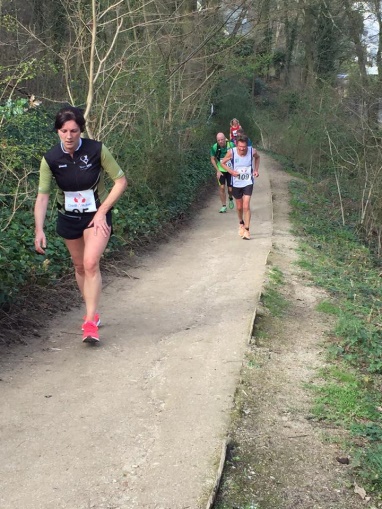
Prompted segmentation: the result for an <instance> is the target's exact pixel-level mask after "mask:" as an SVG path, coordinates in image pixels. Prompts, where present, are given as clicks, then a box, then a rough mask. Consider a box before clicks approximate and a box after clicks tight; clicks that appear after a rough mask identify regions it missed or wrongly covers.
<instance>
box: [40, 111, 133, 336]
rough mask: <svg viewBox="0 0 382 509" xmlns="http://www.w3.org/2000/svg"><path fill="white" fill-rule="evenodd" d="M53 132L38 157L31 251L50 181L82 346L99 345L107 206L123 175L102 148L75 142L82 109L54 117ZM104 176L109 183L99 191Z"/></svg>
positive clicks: (42, 242) (80, 128)
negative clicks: (54, 139)
mask: <svg viewBox="0 0 382 509" xmlns="http://www.w3.org/2000/svg"><path fill="white" fill-rule="evenodd" d="M54 128H55V130H56V132H57V134H58V136H59V138H60V142H59V143H58V144H57V145H55V146H54V147H53V148H51V149H50V150H49V151H48V152H47V153H46V154H45V155H44V157H43V158H42V161H41V164H40V180H39V187H38V194H37V198H36V203H35V208H34V216H35V249H36V251H37V252H38V253H40V254H45V249H46V246H47V241H46V237H45V233H44V223H45V218H46V213H47V209H48V203H49V194H50V190H51V182H52V179H55V181H56V184H57V186H58V195H57V208H58V214H57V233H58V235H60V236H61V237H63V239H64V241H65V244H66V247H67V249H68V251H69V253H70V256H71V258H72V261H73V265H74V271H75V277H76V281H77V285H78V288H79V290H80V292H81V294H82V296H83V299H84V301H85V305H86V315H85V316H84V322H83V324H82V330H83V337H82V340H83V341H84V342H85V343H97V342H98V341H99V334H98V325H99V323H100V318H99V314H98V311H97V310H98V306H99V302H100V296H101V289H102V278H101V271H100V266H99V263H100V258H101V256H102V254H103V252H104V251H105V248H106V246H107V243H108V241H109V238H110V235H111V233H112V215H111V209H112V207H113V205H114V204H115V203H116V202H117V201H118V199H119V198H120V197H121V196H122V194H123V192H124V191H125V189H126V187H127V180H126V177H125V174H124V172H123V171H122V170H121V168H120V167H119V166H118V164H117V163H116V161H115V160H114V158H113V157H112V155H111V154H110V152H109V150H108V149H107V148H106V147H105V145H103V143H101V142H99V141H95V140H90V139H86V138H82V137H81V133H83V132H84V129H85V118H84V116H83V112H82V110H80V109H79V108H75V107H72V106H68V107H66V108H62V109H61V110H60V111H59V112H58V113H57V115H56V119H55V124H54ZM105 172H106V173H107V174H108V175H109V177H110V178H111V179H112V181H113V182H114V184H113V186H112V188H111V190H110V192H109V193H108V192H107V190H106V187H105V182H104V174H105Z"/></svg>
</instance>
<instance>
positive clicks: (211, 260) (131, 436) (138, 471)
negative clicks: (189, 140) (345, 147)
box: [0, 155, 272, 509]
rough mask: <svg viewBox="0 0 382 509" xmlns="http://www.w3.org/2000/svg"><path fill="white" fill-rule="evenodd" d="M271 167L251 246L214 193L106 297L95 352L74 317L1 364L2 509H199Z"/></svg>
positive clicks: (262, 238)
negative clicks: (189, 221)
mask: <svg viewBox="0 0 382 509" xmlns="http://www.w3.org/2000/svg"><path fill="white" fill-rule="evenodd" d="M271 165H272V160H271V159H270V158H268V157H267V156H265V155H262V160H261V165H260V178H259V179H257V181H256V186H255V192H254V195H253V198H252V214H253V219H252V221H253V227H252V229H251V233H252V240H251V241H243V240H242V239H241V238H240V237H239V236H238V234H237V217H236V212H235V211H229V212H228V213H227V214H218V213H217V211H218V209H219V201H218V198H217V195H218V193H217V190H216V196H214V197H213V198H212V199H211V203H210V204H209V205H208V206H207V207H206V208H204V209H202V210H201V211H200V213H198V214H197V216H196V217H195V219H194V220H193V221H192V224H191V225H190V226H189V227H187V228H185V229H184V230H183V231H182V232H181V233H179V235H177V236H176V237H174V239H173V240H171V241H170V242H169V243H167V244H165V245H162V246H160V247H159V248H158V249H157V250H156V251H155V252H154V253H150V254H149V255H145V256H143V257H142V258H141V259H140V260H138V263H137V266H136V267H135V268H134V269H130V268H129V269H127V270H128V272H129V274H130V275H132V276H135V277H136V278H137V279H128V278H120V279H116V280H114V281H113V282H112V283H111V284H110V285H108V286H107V287H106V289H105V292H104V297H103V302H102V306H101V310H100V311H101V317H102V320H103V322H104V327H102V329H100V332H101V339H102V338H103V342H102V346H100V347H93V348H92V347H89V346H88V345H83V344H82V342H81V334H80V331H79V330H78V329H79V324H80V319H81V316H82V312H81V310H74V311H72V312H70V313H67V314H65V315H62V316H60V317H57V318H56V319H55V320H54V321H53V322H52V324H51V331H50V333H49V339H48V340H47V341H44V342H42V341H37V340H36V341H34V343H33V345H30V346H28V347H18V348H17V351H16V352H13V353H12V355H8V356H7V357H6V358H5V359H3V361H2V374H1V379H2V381H1V385H0V387H1V409H2V411H1V414H0V479H1V481H0V482H1V487H0V507H1V509H61V508H65V509H90V508H97V509H117V508H121V509H122V508H123V509H135V508H139V509H146V508H147V509H185V508H191V509H197V508H199V507H205V502H206V499H207V498H208V495H209V492H210V490H211V487H212V484H213V481H214V478H215V475H216V470H217V464H218V461H219V456H220V449H221V443H222V439H223V438H224V437H225V433H226V429H227V426H228V422H229V418H230V410H231V407H232V401H233V395H234V390H235V387H236V383H237V380H238V376H239V371H240V367H241V362H242V359H243V355H244V352H245V347H246V342H247V339H248V334H249V331H250V326H251V321H252V318H253V313H254V309H255V307H256V305H257V301H258V298H259V293H260V290H261V287H262V284H263V279H264V273H265V265H266V259H267V256H268V253H269V250H270V248H271V234H272V206H271V192H270V185H269V177H268V169H269V171H271V170H270V168H271ZM203 504H204V505H203Z"/></svg>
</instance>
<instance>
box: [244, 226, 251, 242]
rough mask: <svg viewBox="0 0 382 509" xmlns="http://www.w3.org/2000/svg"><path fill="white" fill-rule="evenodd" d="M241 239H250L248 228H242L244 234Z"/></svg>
mask: <svg viewBox="0 0 382 509" xmlns="http://www.w3.org/2000/svg"><path fill="white" fill-rule="evenodd" d="M242 239H243V240H251V236H250V234H249V230H246V229H245V228H244V234H243V237H242Z"/></svg>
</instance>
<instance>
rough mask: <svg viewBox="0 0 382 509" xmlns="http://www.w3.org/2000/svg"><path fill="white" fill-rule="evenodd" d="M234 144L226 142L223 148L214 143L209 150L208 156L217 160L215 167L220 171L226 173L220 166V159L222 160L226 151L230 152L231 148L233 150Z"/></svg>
mask: <svg viewBox="0 0 382 509" xmlns="http://www.w3.org/2000/svg"><path fill="white" fill-rule="evenodd" d="M234 146H235V144H234V143H233V142H232V141H228V140H226V144H225V147H221V146H220V145H218V144H217V143H214V144H213V145H212V147H211V150H210V156H211V157H215V158H216V159H217V166H218V168H219V170H220V171H222V172H226V170H225V169H224V168H223V167H222V166H221V164H220V159H223V158H224V157H225V156H226V155H227V152H228V150H231V148H234Z"/></svg>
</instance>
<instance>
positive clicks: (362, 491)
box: [354, 483, 366, 500]
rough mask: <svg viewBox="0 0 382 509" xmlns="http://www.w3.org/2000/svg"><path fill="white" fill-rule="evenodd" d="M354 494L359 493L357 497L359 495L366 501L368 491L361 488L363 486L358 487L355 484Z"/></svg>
mask: <svg viewBox="0 0 382 509" xmlns="http://www.w3.org/2000/svg"><path fill="white" fill-rule="evenodd" d="M354 493H357V495H359V496H360V497H361V498H362V500H365V498H366V491H365V490H364V489H363V488H361V486H358V484H357V483H354Z"/></svg>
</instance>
